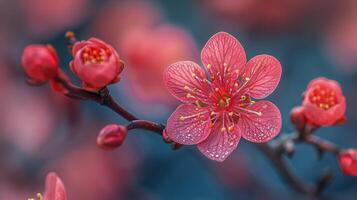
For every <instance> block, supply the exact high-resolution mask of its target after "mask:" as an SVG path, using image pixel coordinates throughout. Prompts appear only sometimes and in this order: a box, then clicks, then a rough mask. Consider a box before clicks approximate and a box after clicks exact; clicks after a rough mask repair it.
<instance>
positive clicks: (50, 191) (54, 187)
mask: <svg viewBox="0 0 357 200" xmlns="http://www.w3.org/2000/svg"><path fill="white" fill-rule="evenodd" d="M37 199H38V200H67V193H66V189H65V187H64V185H63V183H62V180H61V179H60V178H59V177H58V176H57V174H56V173H54V172H50V173H48V174H47V178H46V190H45V193H44V196H42V194H40V193H38V194H37ZM28 200H34V199H33V198H30V199H28Z"/></svg>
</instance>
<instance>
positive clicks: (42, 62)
mask: <svg viewBox="0 0 357 200" xmlns="http://www.w3.org/2000/svg"><path fill="white" fill-rule="evenodd" d="M21 63H22V67H23V69H24V71H25V73H26V74H27V76H28V77H29V78H31V81H33V82H36V83H45V82H47V81H49V80H51V79H52V78H54V77H55V76H56V75H57V71H58V64H59V60H58V56H57V53H56V51H55V50H54V49H53V48H52V47H51V46H49V45H48V46H46V45H38V44H32V45H28V46H27V47H25V49H24V51H23V53H22V58H21Z"/></svg>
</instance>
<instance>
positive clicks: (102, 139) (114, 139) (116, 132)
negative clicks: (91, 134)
mask: <svg viewBox="0 0 357 200" xmlns="http://www.w3.org/2000/svg"><path fill="white" fill-rule="evenodd" d="M127 134H128V130H127V129H126V127H124V126H122V125H116V124H109V125H107V126H105V127H104V128H103V129H102V130H101V131H100V133H99V135H98V137H97V146H98V147H100V148H102V149H105V150H113V149H115V148H117V147H119V146H120V145H121V144H123V142H124V140H125V138H126V136H127Z"/></svg>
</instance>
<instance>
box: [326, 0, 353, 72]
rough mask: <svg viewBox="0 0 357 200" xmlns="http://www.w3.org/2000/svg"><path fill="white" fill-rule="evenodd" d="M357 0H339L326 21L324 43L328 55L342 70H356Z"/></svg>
mask: <svg viewBox="0 0 357 200" xmlns="http://www.w3.org/2000/svg"><path fill="white" fill-rule="evenodd" d="M356 10H357V1H354V0H349V1H341V3H340V7H339V9H336V11H335V13H334V14H333V15H332V16H331V19H330V20H328V21H327V26H326V29H325V44H326V47H327V52H328V55H329V56H330V57H331V58H332V59H333V60H334V61H335V63H336V65H337V67H338V68H339V69H341V70H342V71H344V72H347V73H350V72H357V56H356V55H357V12H356Z"/></svg>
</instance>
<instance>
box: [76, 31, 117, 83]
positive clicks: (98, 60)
mask: <svg viewBox="0 0 357 200" xmlns="http://www.w3.org/2000/svg"><path fill="white" fill-rule="evenodd" d="M72 54H73V57H74V59H73V61H72V62H71V65H70V66H71V70H72V71H73V73H74V74H76V75H77V76H78V77H79V78H80V79H81V80H82V81H83V86H84V87H85V88H87V89H90V90H99V89H101V88H103V87H105V86H107V85H109V84H111V83H115V82H117V81H119V77H118V76H119V74H120V73H121V72H122V71H123V68H124V65H123V63H122V62H121V61H120V59H119V56H118V54H117V52H116V51H115V50H114V49H113V47H111V46H110V45H108V44H106V43H104V42H103V41H101V40H99V39H97V38H91V39H89V40H87V41H81V42H77V43H75V44H74V46H73V49H72Z"/></svg>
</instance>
